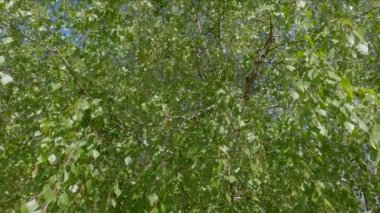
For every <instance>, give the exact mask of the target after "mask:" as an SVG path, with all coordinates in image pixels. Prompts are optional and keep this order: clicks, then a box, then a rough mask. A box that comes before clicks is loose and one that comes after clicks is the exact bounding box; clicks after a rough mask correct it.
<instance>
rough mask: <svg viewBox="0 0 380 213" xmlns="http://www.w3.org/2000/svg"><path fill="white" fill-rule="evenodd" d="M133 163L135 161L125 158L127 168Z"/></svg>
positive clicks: (128, 157)
mask: <svg viewBox="0 0 380 213" xmlns="http://www.w3.org/2000/svg"><path fill="white" fill-rule="evenodd" d="M132 162H133V159H132V158H131V157H130V156H127V157H125V158H124V163H125V165H126V166H129V165H131V164H132Z"/></svg>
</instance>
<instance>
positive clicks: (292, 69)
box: [285, 65, 296, 72]
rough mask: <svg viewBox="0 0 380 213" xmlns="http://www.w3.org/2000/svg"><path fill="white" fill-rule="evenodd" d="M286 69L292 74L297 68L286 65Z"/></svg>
mask: <svg viewBox="0 0 380 213" xmlns="http://www.w3.org/2000/svg"><path fill="white" fill-rule="evenodd" d="M285 67H286V69H288V70H289V71H290V72H292V71H294V70H295V69H296V68H295V67H294V66H292V65H286V66H285Z"/></svg>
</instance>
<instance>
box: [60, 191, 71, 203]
mask: <svg viewBox="0 0 380 213" xmlns="http://www.w3.org/2000/svg"><path fill="white" fill-rule="evenodd" d="M69 202H70V198H69V195H68V194H67V193H66V192H64V193H62V194H61V195H60V196H59V204H60V205H62V206H65V205H67V204H69Z"/></svg>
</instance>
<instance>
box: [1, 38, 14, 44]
mask: <svg viewBox="0 0 380 213" xmlns="http://www.w3.org/2000/svg"><path fill="white" fill-rule="evenodd" d="M2 41H3V44H9V43H12V42H13V38H12V37H5V38H3V39H2Z"/></svg>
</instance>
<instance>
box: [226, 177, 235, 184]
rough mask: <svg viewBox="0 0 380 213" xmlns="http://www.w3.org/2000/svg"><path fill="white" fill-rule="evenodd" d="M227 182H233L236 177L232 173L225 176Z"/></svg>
mask: <svg viewBox="0 0 380 213" xmlns="http://www.w3.org/2000/svg"><path fill="white" fill-rule="evenodd" d="M226 179H227V180H228V182H229V183H235V182H236V181H237V179H236V177H235V176H233V175H229V176H227V177H226Z"/></svg>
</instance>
